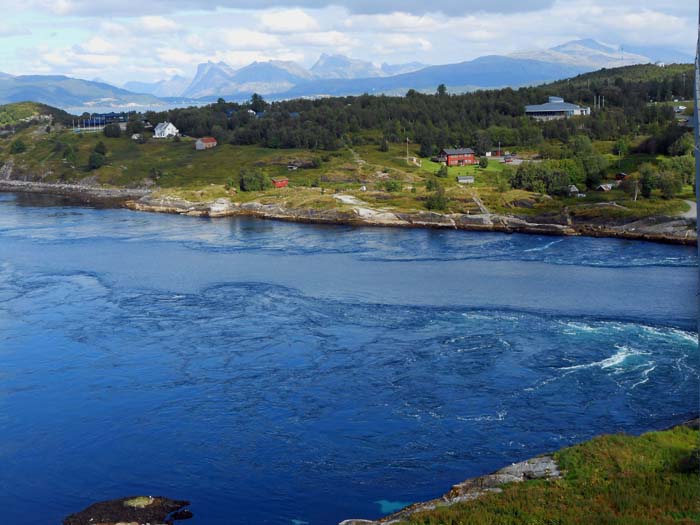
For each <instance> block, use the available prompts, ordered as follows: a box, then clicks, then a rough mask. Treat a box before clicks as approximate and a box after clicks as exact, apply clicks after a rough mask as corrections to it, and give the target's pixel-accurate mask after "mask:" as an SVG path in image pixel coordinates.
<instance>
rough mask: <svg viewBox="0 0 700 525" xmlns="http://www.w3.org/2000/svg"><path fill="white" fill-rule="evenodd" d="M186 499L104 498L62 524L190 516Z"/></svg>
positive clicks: (141, 523) (130, 523)
mask: <svg viewBox="0 0 700 525" xmlns="http://www.w3.org/2000/svg"><path fill="white" fill-rule="evenodd" d="M189 504H190V502H189V501H178V500H172V499H169V498H164V497H162V496H155V497H154V496H135V497H130V498H120V499H114V500H109V501H103V502H100V503H95V504H94V505H90V506H89V507H88V508H86V509H85V510H82V511H80V512H77V513H75V514H71V515H70V516H68V517H67V518H66V519H64V520H63V525H146V524H149V525H159V524H165V523H173V521H180V520H186V519H190V518H191V517H192V513H191V512H190V511H189V510H186V509H185V507H187V506H189Z"/></svg>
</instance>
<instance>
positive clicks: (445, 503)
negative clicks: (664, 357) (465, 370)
mask: <svg viewBox="0 0 700 525" xmlns="http://www.w3.org/2000/svg"><path fill="white" fill-rule="evenodd" d="M676 427H687V428H691V429H694V430H698V429H700V418H695V419H691V420H689V421H686V422H685V423H681V424H680V425H674V426H673V427H671V428H669V429H667V430H672V429H673V428H676ZM563 476H564V472H562V470H561V469H560V468H559V465H557V462H556V460H555V459H554V456H553V455H551V454H545V455H542V456H537V457H535V458H532V459H528V460H525V461H521V462H520V463H513V464H512V465H508V466H507V467H504V468H502V469H500V470H497V471H496V472H493V473H492V474H487V475H485V476H479V477H476V478H471V479H467V480H465V481H463V482H461V483H457V484H456V485H454V486H453V487H452V489H450V491H449V492H447V493H446V494H444V495H443V496H441V497H439V498H436V499H433V500H430V501H425V502H421V503H414V504H413V505H409V506H408V507H405V508H403V509H401V510H399V511H398V512H395V513H393V514H390V515H388V516H385V517H383V518H380V519H378V520H364V519H349V520H345V521H341V522H340V524H339V525H394V524H398V523H403V522H405V520H406V519H407V518H409V517H410V516H411V515H412V514H415V513H417V512H423V511H430V510H434V509H436V508H438V507H449V506H451V505H454V504H456V503H460V502H464V501H470V500H474V499H478V498H480V497H482V496H485V495H487V494H497V493H499V492H503V488H502V487H503V485H506V484H509V483H522V482H524V481H529V480H535V479H540V480H556V479H560V478H562V477H563Z"/></svg>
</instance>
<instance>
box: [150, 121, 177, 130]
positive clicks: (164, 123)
mask: <svg viewBox="0 0 700 525" xmlns="http://www.w3.org/2000/svg"><path fill="white" fill-rule="evenodd" d="M168 126H172V124H171V123H170V122H168V121H167V120H166V121H165V122H161V123H160V124H158V125H157V126H156V129H155V130H156V131H161V130H164V129H165V128H167V127H168ZM173 127H175V126H173Z"/></svg>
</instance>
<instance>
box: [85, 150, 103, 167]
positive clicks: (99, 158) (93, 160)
mask: <svg viewBox="0 0 700 525" xmlns="http://www.w3.org/2000/svg"><path fill="white" fill-rule="evenodd" d="M104 163H105V156H104V155H102V154H101V153H98V152H97V151H93V152H92V153H90V158H89V159H88V168H89V169H91V170H96V169H98V168H101V167H102V166H104Z"/></svg>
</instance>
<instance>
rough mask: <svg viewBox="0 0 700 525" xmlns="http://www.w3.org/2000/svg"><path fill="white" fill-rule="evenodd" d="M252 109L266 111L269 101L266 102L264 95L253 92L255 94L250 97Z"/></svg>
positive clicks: (257, 111)
mask: <svg viewBox="0 0 700 525" xmlns="http://www.w3.org/2000/svg"><path fill="white" fill-rule="evenodd" d="M250 109H252V110H253V111H255V112H256V113H260V112H261V111H265V110H266V109H267V102H265V99H263V98H262V95H258V94H257V93H253V96H252V97H250Z"/></svg>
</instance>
